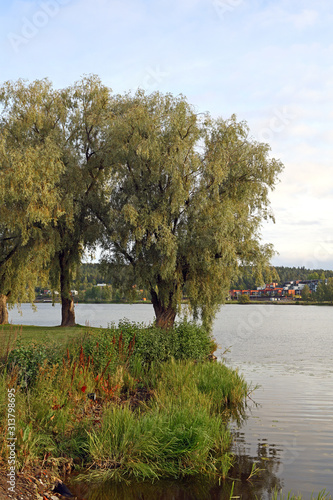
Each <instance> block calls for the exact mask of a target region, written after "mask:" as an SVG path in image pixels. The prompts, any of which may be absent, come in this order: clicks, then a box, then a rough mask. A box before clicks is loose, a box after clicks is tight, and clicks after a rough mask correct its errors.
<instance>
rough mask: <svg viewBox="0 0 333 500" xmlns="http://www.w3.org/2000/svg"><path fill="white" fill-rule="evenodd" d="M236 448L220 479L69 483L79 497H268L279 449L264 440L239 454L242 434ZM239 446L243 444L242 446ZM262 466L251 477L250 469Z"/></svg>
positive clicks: (213, 499)
mask: <svg viewBox="0 0 333 500" xmlns="http://www.w3.org/2000/svg"><path fill="white" fill-rule="evenodd" d="M235 439H236V441H237V443H238V444H237V446H238V447H239V449H238V451H239V452H240V453H239V454H238V455H237V456H236V457H235V463H234V466H233V468H232V470H231V471H230V475H229V477H228V478H227V479H226V480H224V481H221V482H220V484H219V482H218V481H214V480H207V479H203V478H190V479H186V480H182V481H158V482H155V483H149V482H143V483H133V482H132V483H130V484H125V483H112V482H106V483H101V484H93V485H89V484H84V483H79V484H77V483H75V481H73V482H72V483H71V485H70V487H71V491H72V492H73V494H75V495H76V496H77V497H78V499H79V500H83V499H85V500H229V499H230V495H231V493H232V491H233V496H234V497H237V496H238V497H240V498H243V499H248V500H256V499H258V498H262V499H268V498H269V493H270V492H271V491H272V490H274V489H278V490H280V489H281V488H282V486H283V485H282V483H281V480H280V479H279V478H278V477H277V475H276V473H277V471H278V469H279V466H280V460H279V450H278V449H277V447H276V446H275V445H274V444H272V445H271V444H268V443H267V442H265V440H262V441H261V442H259V443H258V450H257V451H258V453H257V456H256V457H250V456H248V455H246V454H242V450H243V451H244V446H245V443H243V445H244V446H243V445H242V442H243V439H244V435H242V433H241V432H238V433H237V435H236V436H235ZM242 446H243V447H242ZM257 468H258V469H263V470H261V471H260V472H258V473H256V474H255V475H254V476H253V477H251V472H252V471H253V470H254V469H257Z"/></svg>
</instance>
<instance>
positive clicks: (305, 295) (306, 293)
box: [301, 285, 311, 300]
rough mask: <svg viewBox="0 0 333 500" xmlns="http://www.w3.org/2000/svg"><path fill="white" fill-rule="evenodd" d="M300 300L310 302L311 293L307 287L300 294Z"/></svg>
mask: <svg viewBox="0 0 333 500" xmlns="http://www.w3.org/2000/svg"><path fill="white" fill-rule="evenodd" d="M301 296H302V300H310V299H311V291H310V288H309V287H308V285H305V286H304V288H303V290H302V292H301Z"/></svg>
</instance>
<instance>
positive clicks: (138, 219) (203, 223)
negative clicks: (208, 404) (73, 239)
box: [100, 91, 282, 328]
mask: <svg viewBox="0 0 333 500" xmlns="http://www.w3.org/2000/svg"><path fill="white" fill-rule="evenodd" d="M110 134H111V136H112V144H113V149H112V152H111V157H112V162H111V163H112V165H113V169H112V172H113V176H115V179H116V182H115V183H114V186H113V187H112V190H111V193H110V198H109V201H108V203H107V205H106V206H105V207H104V213H102V214H101V216H100V220H102V221H103V223H104V226H105V228H106V231H105V232H104V236H103V245H104V249H105V256H106V255H107V254H108V257H107V259H108V261H109V263H110V266H112V267H113V269H114V270H115V271H116V272H117V270H122V272H123V273H124V270H125V271H126V276H127V284H128V286H132V285H133V284H134V283H135V282H136V281H138V280H140V283H141V284H142V285H143V286H146V287H147V288H149V290H150V293H151V297H152V303H153V306H154V310H155V314H156V318H157V324H158V325H160V326H162V327H165V328H167V327H169V326H171V325H172V324H173V322H174V319H175V316H176V313H177V311H178V310H179V307H180V302H181V298H182V293H183V290H184V287H185V285H186V292H187V296H188V298H189V302H190V305H191V307H192V310H193V312H194V314H195V315H200V316H201V318H202V320H203V322H204V323H205V324H206V325H207V326H208V325H210V323H211V321H212V318H213V316H214V313H215V312H216V310H217V308H218V307H219V305H220V304H222V303H223V302H224V300H225V298H226V296H227V291H228V289H229V286H230V281H231V279H232V278H234V276H235V275H236V274H237V271H238V267H239V265H240V264H252V265H255V266H256V269H257V271H258V272H259V273H260V271H261V269H263V268H264V267H265V266H267V265H268V261H269V258H270V256H271V255H272V248H271V246H270V245H261V244H260V227H261V223H262V221H263V219H269V218H273V215H272V213H271V211H270V207H269V200H268V193H269V190H270V189H273V188H274V185H275V183H276V180H277V176H278V174H279V173H280V172H281V170H282V164H281V162H279V161H277V160H275V159H270V158H269V151H270V148H269V146H268V145H267V144H261V143H258V142H256V141H254V140H252V139H251V138H250V137H249V130H248V127H247V125H246V123H245V122H237V120H236V117H235V116H232V117H231V118H230V119H228V120H223V119H221V118H219V119H217V120H213V119H212V118H211V117H210V116H209V115H204V116H200V115H198V114H196V113H195V111H194V109H193V108H192V106H190V105H189V104H188V102H187V101H186V99H185V98H184V97H182V96H179V97H173V96H172V95H170V94H167V95H162V94H160V93H158V92H156V93H154V94H151V95H145V94H144V93H143V92H141V91H139V92H137V93H136V94H135V95H134V96H131V95H125V96H118V98H117V100H116V103H115V117H114V120H113V122H112V126H111V130H110Z"/></svg>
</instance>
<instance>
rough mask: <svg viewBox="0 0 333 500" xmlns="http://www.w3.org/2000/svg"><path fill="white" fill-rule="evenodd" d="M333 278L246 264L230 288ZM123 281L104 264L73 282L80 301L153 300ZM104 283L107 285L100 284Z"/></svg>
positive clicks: (82, 269) (86, 267) (81, 271)
mask: <svg viewBox="0 0 333 500" xmlns="http://www.w3.org/2000/svg"><path fill="white" fill-rule="evenodd" d="M332 277H333V271H331V270H324V269H305V267H284V266H277V267H271V268H270V270H269V272H267V273H266V274H264V275H263V276H262V277H261V278H258V276H257V275H256V272H255V269H254V268H251V267H244V268H242V269H241V270H240V274H239V277H238V278H237V279H235V280H234V281H233V282H232V283H231V286H230V288H231V289H237V290H249V289H250V290H255V289H256V288H257V287H258V286H261V285H263V284H265V283H271V282H277V283H279V284H283V283H284V282H286V281H293V280H308V279H325V278H332ZM121 282H122V277H121V276H112V275H111V274H110V273H109V272H108V270H107V268H106V267H103V265H101V264H81V265H80V266H79V268H78V270H77V274H76V279H75V280H74V282H73V289H74V290H76V291H77V292H78V293H77V295H76V299H77V300H79V301H80V302H123V301H131V302H135V301H139V302H142V301H145V300H150V294H149V291H148V290H146V289H145V288H144V287H142V285H141V284H140V283H133V288H132V292H131V293H128V292H127V293H126V292H125V290H123V289H122V287H121V286H120V285H119V283H121ZM101 284H104V285H107V286H104V287H100V286H96V285H101ZM185 295H186V287H185ZM36 297H37V298H39V299H43V298H47V297H49V298H50V297H51V291H50V290H49V291H46V290H45V288H43V287H37V288H36ZM57 300H58V299H57Z"/></svg>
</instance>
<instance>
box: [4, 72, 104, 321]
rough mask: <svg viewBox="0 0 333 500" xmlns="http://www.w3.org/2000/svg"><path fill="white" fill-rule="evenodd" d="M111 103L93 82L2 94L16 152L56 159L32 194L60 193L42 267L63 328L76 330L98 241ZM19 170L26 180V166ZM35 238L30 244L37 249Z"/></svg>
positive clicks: (39, 84)
mask: <svg viewBox="0 0 333 500" xmlns="http://www.w3.org/2000/svg"><path fill="white" fill-rule="evenodd" d="M109 100H110V91H109V89H107V88H106V87H103V86H102V85H101V83H100V81H99V80H98V78H96V77H93V76H91V77H86V78H83V79H82V80H81V81H80V82H78V83H76V84H74V85H73V86H71V87H69V88H66V89H62V90H55V89H53V87H52V84H51V83H50V82H49V81H48V80H36V81H35V82H33V83H31V84H29V83H26V82H24V81H22V80H19V81H18V82H16V83H11V82H8V83H6V84H5V85H4V86H3V88H2V102H3V115H4V116H3V127H4V129H6V130H8V137H10V138H11V148H12V150H13V151H15V152H20V151H21V152H22V154H26V153H27V151H33V152H38V151H39V150H41V151H43V148H44V149H45V148H48V149H47V152H48V153H50V154H47V155H46V156H45V158H44V160H43V161H41V162H40V165H38V168H37V170H36V178H35V181H34V182H35V184H33V185H32V189H36V190H37V191H38V190H39V191H43V189H44V190H47V189H48V188H49V186H50V185H51V184H54V185H55V190H56V193H57V207H58V214H57V216H56V217H53V216H52V211H49V221H48V224H47V226H46V225H45V224H44V226H43V243H44V244H45V245H46V247H47V263H46V261H44V263H43V266H42V267H43V268H44V269H45V268H46V267H47V269H48V271H49V276H50V278H51V282H52V285H53V287H54V288H58V289H59V290H60V296H61V302H62V320H61V325H62V326H72V325H74V324H75V314H74V302H73V297H72V294H71V285H72V277H73V274H74V273H75V267H76V266H77V265H79V263H80V259H81V255H82V251H83V248H84V247H85V245H88V244H90V245H93V244H94V240H95V238H96V229H97V226H96V223H95V221H94V220H93V216H92V212H91V210H90V208H89V207H90V206H91V205H93V204H94V203H93V199H94V196H96V195H97V193H98V190H99V189H100V184H101V183H102V178H103V171H104V157H105V150H106V149H107V148H106V137H107V134H106V129H107V126H106V124H107V123H108V121H107V119H106V117H108V116H109V115H108V113H109ZM6 148H7V144H6ZM52 148H53V150H54V152H53V154H52ZM48 161H49V162H50V163H49V165H50V167H47V169H46V170H47V171H48V170H49V169H50V168H51V165H53V164H54V162H55V161H57V171H56V172H55V173H54V177H53V178H52V179H51V180H49V181H47V180H45V179H44V177H43V173H41V169H42V168H43V166H44V167H45V162H48ZM13 165H14V166H13V168H14V169H15V172H16V173H17V174H18V175H19V176H20V177H21V178H24V169H23V166H22V164H21V163H20V162H14V164H13ZM19 190H20V188H19V186H18V187H17V191H19ZM34 238H35V236H32V238H31V239H30V240H29V242H30V243H29V244H30V246H32V247H33V243H34ZM19 261H20V262H23V260H20V259H19ZM19 261H17V262H16V264H15V265H19ZM34 275H36V273H35V274H34Z"/></svg>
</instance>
